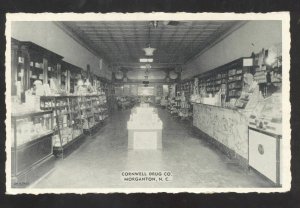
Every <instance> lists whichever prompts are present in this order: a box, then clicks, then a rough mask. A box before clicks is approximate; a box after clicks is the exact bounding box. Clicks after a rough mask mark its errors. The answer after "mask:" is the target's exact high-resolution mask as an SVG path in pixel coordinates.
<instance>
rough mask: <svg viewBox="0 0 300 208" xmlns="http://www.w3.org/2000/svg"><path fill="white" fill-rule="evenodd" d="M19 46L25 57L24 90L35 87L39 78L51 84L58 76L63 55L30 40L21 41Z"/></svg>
mask: <svg viewBox="0 0 300 208" xmlns="http://www.w3.org/2000/svg"><path fill="white" fill-rule="evenodd" d="M19 47H20V50H21V51H23V53H24V58H25V62H24V63H25V65H24V75H23V76H24V80H25V81H26V83H25V84H24V86H23V87H24V90H27V89H30V88H33V85H34V82H35V81H37V80H39V81H41V82H42V83H43V84H45V83H48V84H49V83H50V79H51V78H56V79H57V78H58V74H59V71H60V67H61V60H62V59H63V57H62V56H60V55H58V54H56V53H54V52H52V51H49V50H48V49H46V48H43V47H41V46H39V45H37V44H35V43H32V42H29V41H20V46H19Z"/></svg>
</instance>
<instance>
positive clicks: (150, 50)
mask: <svg viewBox="0 0 300 208" xmlns="http://www.w3.org/2000/svg"><path fill="white" fill-rule="evenodd" d="M143 50H144V51H145V55H146V56H153V53H154V51H155V50H156V48H151V47H150V44H149V46H148V48H143Z"/></svg>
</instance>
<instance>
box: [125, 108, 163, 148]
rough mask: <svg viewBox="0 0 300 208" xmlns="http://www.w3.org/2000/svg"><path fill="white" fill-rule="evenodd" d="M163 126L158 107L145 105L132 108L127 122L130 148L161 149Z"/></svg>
mask: <svg viewBox="0 0 300 208" xmlns="http://www.w3.org/2000/svg"><path fill="white" fill-rule="evenodd" d="M162 128H163V125H162V121H161V120H160V119H159V117H158V114H157V109H155V108H152V107H148V106H145V105H142V106H141V107H136V108H134V109H132V111H131V115H130V119H129V121H128V122H127V129H128V149H161V148H162Z"/></svg>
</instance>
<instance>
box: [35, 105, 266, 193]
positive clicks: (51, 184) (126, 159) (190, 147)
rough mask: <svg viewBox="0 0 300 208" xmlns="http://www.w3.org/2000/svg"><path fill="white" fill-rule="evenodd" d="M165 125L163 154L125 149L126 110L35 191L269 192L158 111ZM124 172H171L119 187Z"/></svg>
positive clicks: (260, 181) (62, 162) (257, 178)
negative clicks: (168, 175) (163, 179)
mask: <svg viewBox="0 0 300 208" xmlns="http://www.w3.org/2000/svg"><path fill="white" fill-rule="evenodd" d="M158 112H159V116H160V118H161V120H162V121H163V125H164V128H163V149H162V150H127V130H126V121H127V120H128V119H129V114H130V111H123V112H119V113H117V114H115V115H113V116H112V117H111V118H110V119H109V121H108V123H107V125H106V126H105V127H103V128H102V129H101V130H100V131H99V132H98V133H96V134H95V135H94V136H92V137H89V138H86V141H85V142H84V143H83V144H82V145H81V146H80V147H79V148H78V149H77V150H75V151H74V152H73V153H71V154H70V155H69V156H68V157H67V158H65V159H64V160H58V161H57V162H56V165H55V169H54V170H53V171H52V172H51V173H50V174H49V175H48V176H46V177H45V178H43V179H42V180H41V181H40V182H38V183H37V184H35V186H34V187H33V188H168V187H172V188H186V187H191V188H209V187H222V188H230V187H247V188H248V187H270V184H269V183H268V182H266V181H265V180H264V179H262V178H261V177H260V176H258V175H256V174H255V173H253V172H245V171H244V170H242V169H241V168H239V167H238V166H237V165H236V164H235V163H233V162H232V161H230V160H229V159H228V158H227V157H225V156H224V155H223V154H222V153H220V152H219V151H217V150H215V149H214V148H213V147H211V146H210V145H209V144H208V143H207V142H205V141H203V140H201V138H197V137H196V136H195V135H193V134H192V132H191V131H189V128H188V126H187V125H186V124H183V123H182V122H180V121H178V120H176V119H174V118H172V117H171V116H170V115H169V114H168V112H166V110H162V109H159V110H158ZM122 171H171V172H172V174H173V180H172V181H171V182H123V181H122V180H121V176H120V175H121V172H122Z"/></svg>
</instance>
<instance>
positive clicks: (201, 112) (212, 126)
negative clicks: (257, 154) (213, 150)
mask: <svg viewBox="0 0 300 208" xmlns="http://www.w3.org/2000/svg"><path fill="white" fill-rule="evenodd" d="M193 125H194V126H195V127H197V128H198V129H199V130H201V131H202V132H203V133H205V134H207V135H208V136H209V137H211V138H212V140H216V143H219V144H221V145H219V146H221V147H222V148H225V151H227V152H228V151H230V152H231V154H233V156H234V157H236V158H238V159H241V160H242V161H241V162H242V163H243V164H245V163H246V165H247V163H248V120H247V117H246V116H245V115H243V114H242V113H240V112H238V111H237V110H233V109H227V108H222V107H218V106H211V105H205V104H193ZM227 148H228V149H227Z"/></svg>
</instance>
